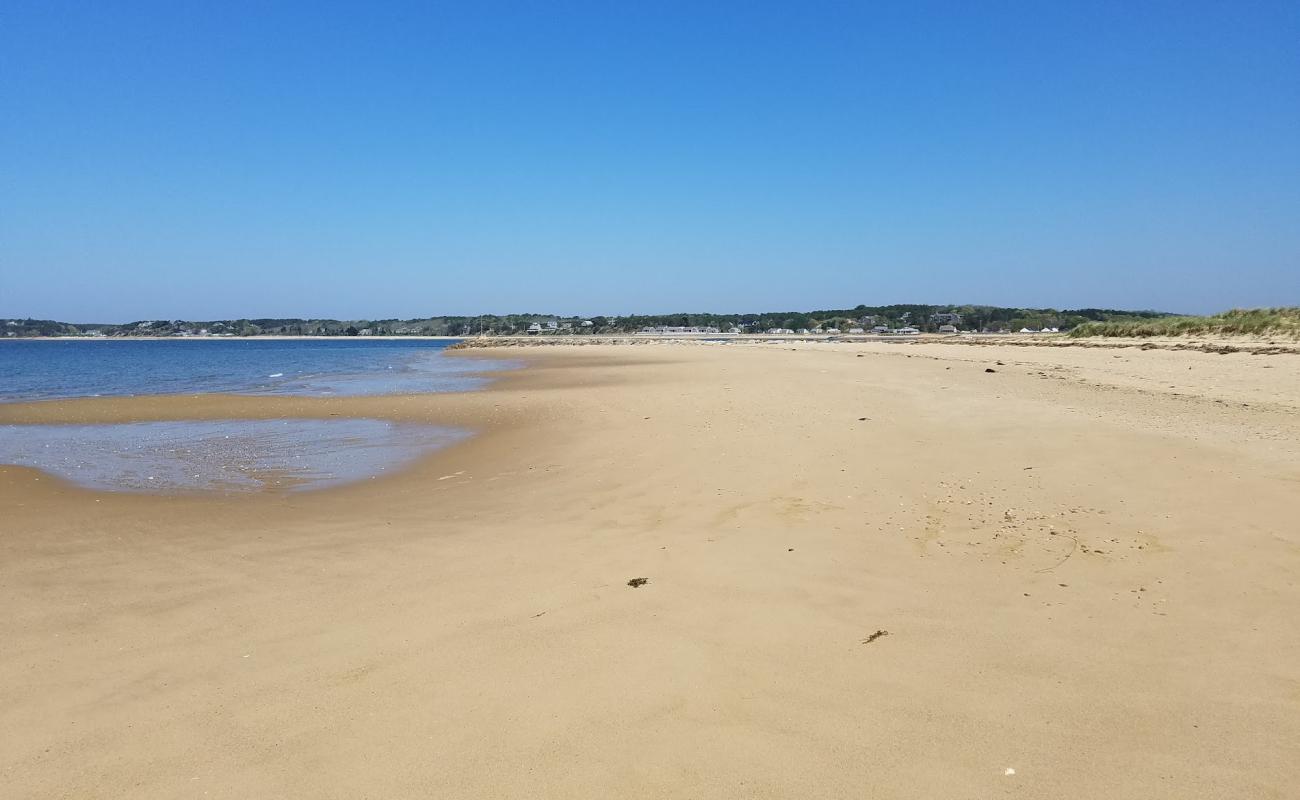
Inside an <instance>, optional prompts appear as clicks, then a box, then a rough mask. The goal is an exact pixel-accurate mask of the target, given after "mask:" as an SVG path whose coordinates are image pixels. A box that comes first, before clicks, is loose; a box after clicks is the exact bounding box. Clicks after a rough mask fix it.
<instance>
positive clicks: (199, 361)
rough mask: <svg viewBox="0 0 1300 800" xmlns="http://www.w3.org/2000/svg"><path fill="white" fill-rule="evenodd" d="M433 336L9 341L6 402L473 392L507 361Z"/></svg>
mask: <svg viewBox="0 0 1300 800" xmlns="http://www.w3.org/2000/svg"><path fill="white" fill-rule="evenodd" d="M449 344H451V342H449V341H429V340H409V341H404V340H390V339H384V340H374V339H346V340H338V339H332V340H310V339H308V340H302V339H287V340H276V339H235V340H211V339H207V340H161V341H151V340H145V341H140V340H129V339H128V340H107V341H75V340H74V341H67V340H40V341H31V340H28V341H2V340H0V402H3V401H14V400H47V399H54V398H60V397H88V396H91V397H93V396H100V395H135V394H188V393H199V392H241V393H257V394H300V395H317V396H329V395H336V396H337V395H362V394H406V393H416V392H449V391H467V390H471V389H475V388H478V387H479V386H481V385H483V383H484V382H485V381H484V379H483V378H479V377H475V376H473V375H471V374H470V373H472V372H478V371H490V370H496V369H501V368H503V367H507V366H509V365H506V364H503V363H502V362H499V361H488V360H477V361H471V360H467V359H460V358H457V359H453V358H448V357H447V356H446V355H445V354H444V353H443V351H444V350H445V349H446V348H447V346H448V345H449Z"/></svg>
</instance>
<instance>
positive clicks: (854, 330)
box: [849, 328, 866, 334]
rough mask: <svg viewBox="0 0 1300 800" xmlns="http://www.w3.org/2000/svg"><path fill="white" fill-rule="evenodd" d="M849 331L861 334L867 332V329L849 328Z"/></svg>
mask: <svg viewBox="0 0 1300 800" xmlns="http://www.w3.org/2000/svg"><path fill="white" fill-rule="evenodd" d="M849 333H851V334H859V333H866V331H864V330H863V329H861V328H849Z"/></svg>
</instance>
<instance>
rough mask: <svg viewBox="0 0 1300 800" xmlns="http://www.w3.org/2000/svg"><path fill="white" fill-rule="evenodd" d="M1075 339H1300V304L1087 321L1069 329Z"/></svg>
mask: <svg viewBox="0 0 1300 800" xmlns="http://www.w3.org/2000/svg"><path fill="white" fill-rule="evenodd" d="M1069 335H1070V336H1071V337H1074V338H1085V337H1090V336H1124V337H1137V338H1148V337H1153V336H1196V335H1218V336H1289V337H1291V338H1294V339H1300V307H1296V306H1292V307H1287V308H1234V309H1233V310H1231V311H1225V312H1223V313H1222V314H1213V315H1210V316H1207V317H1191V316H1186V317H1159V318H1156V319H1141V320H1122V321H1121V320H1115V321H1109V322H1086V323H1084V324H1082V325H1079V326H1078V327H1076V328H1074V329H1073V330H1071V331H1070V332H1069Z"/></svg>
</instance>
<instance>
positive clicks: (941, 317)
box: [930, 312, 961, 325]
mask: <svg viewBox="0 0 1300 800" xmlns="http://www.w3.org/2000/svg"><path fill="white" fill-rule="evenodd" d="M930 321H931V322H934V323H938V324H939V325H960V324H961V314H956V313H952V312H939V313H936V314H931V315H930Z"/></svg>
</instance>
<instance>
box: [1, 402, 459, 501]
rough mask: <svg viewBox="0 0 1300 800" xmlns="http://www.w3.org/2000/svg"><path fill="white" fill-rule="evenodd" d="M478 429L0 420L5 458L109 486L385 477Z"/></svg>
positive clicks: (339, 422) (288, 483)
mask: <svg viewBox="0 0 1300 800" xmlns="http://www.w3.org/2000/svg"><path fill="white" fill-rule="evenodd" d="M468 435H469V434H468V433H467V432H466V431H462V430H458V429H455V428H446V427H439V426H436V425H411V424H399V423H395V422H389V421H387V420H379V419H328V420H324V419H274V420H261V419H258V420H202V421H191V422H132V423H124V424H115V425H113V424H110V425H0V463H7V464H18V465H21V466H24V467H36V468H37V469H41V470H45V471H46V472H50V473H53V474H54V475H58V476H59V477H60V478H64V479H65V480H69V481H72V482H73V483H76V484H78V485H80V486H85V487H87V488H90V489H100V490H104V491H127V492H175V491H183V492H193V491H218V492H237V491H256V490H258V489H268V488H276V489H287V490H290V491H294V490H302V489H322V488H325V487H327V486H335V485H338V484H341V483H350V482H352V481H358V480H365V479H368V478H377V477H379V476H381V475H384V474H385V473H387V472H389V471H392V470H395V469H400V468H402V467H404V466H406V465H407V464H409V463H410V462H412V461H414V460H415V459H416V458H419V457H420V456H422V455H424V454H425V453H428V452H430V451H432V450H436V449H438V448H440V447H445V446H447V445H449V444H453V443H455V442H458V441H460V440H462V439H464V438H465V437H466V436H468Z"/></svg>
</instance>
